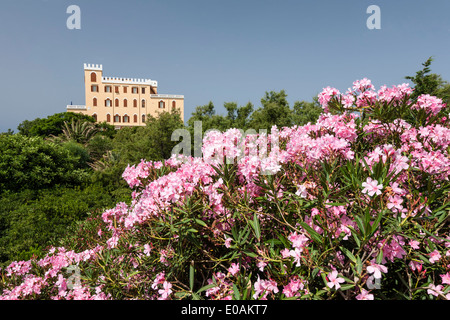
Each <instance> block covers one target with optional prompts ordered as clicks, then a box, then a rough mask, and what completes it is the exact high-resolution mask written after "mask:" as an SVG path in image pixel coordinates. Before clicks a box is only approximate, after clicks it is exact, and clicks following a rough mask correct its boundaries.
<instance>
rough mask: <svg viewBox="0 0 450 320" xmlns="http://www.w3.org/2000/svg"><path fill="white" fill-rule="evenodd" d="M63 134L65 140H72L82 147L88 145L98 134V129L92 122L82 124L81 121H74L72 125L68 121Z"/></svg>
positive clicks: (65, 123) (65, 122)
mask: <svg viewBox="0 0 450 320" xmlns="http://www.w3.org/2000/svg"><path fill="white" fill-rule="evenodd" d="M62 132H63V136H62V138H63V140H66V141H70V140H72V141H75V142H77V143H80V144H82V145H86V144H87V143H88V142H89V140H91V139H92V138H93V137H94V136H95V134H96V133H97V132H98V128H97V127H96V126H95V125H94V124H93V123H91V122H87V121H84V122H81V121H80V119H77V120H75V119H72V123H71V124H70V125H69V124H68V123H67V121H64V125H63V130H62Z"/></svg>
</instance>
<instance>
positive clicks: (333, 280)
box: [327, 270, 345, 290]
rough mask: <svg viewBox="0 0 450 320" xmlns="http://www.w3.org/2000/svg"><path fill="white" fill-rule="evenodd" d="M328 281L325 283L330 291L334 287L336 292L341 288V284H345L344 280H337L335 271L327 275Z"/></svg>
mask: <svg viewBox="0 0 450 320" xmlns="http://www.w3.org/2000/svg"><path fill="white" fill-rule="evenodd" d="M328 280H329V282H327V286H328V287H329V288H330V289H331V288H333V287H334V288H335V289H336V290H338V289H339V288H340V287H341V285H340V284H341V283H343V282H345V279H344V278H338V272H337V271H336V270H334V271H332V272H331V273H329V274H328Z"/></svg>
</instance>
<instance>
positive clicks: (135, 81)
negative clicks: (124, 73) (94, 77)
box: [102, 77, 158, 87]
mask: <svg viewBox="0 0 450 320" xmlns="http://www.w3.org/2000/svg"><path fill="white" fill-rule="evenodd" d="M102 82H103V83H124V84H141V85H146V84H147V85H151V86H152V87H157V86H158V82H157V81H155V80H151V79H136V78H119V77H102Z"/></svg>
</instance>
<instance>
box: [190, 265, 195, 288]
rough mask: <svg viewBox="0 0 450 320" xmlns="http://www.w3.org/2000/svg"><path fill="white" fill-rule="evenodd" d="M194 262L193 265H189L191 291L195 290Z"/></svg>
mask: <svg viewBox="0 0 450 320" xmlns="http://www.w3.org/2000/svg"><path fill="white" fill-rule="evenodd" d="M194 272H195V269H194V264H193V262H192V263H191V265H190V266H189V288H190V289H191V291H193V289H194Z"/></svg>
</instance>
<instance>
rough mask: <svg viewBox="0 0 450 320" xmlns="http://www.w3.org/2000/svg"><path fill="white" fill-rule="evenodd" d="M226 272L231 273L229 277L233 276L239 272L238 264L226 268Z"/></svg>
mask: <svg viewBox="0 0 450 320" xmlns="http://www.w3.org/2000/svg"><path fill="white" fill-rule="evenodd" d="M228 272H229V273H231V275H233V276H234V275H235V274H236V273H238V272H239V264H238V263H232V264H231V267H229V268H228Z"/></svg>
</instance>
